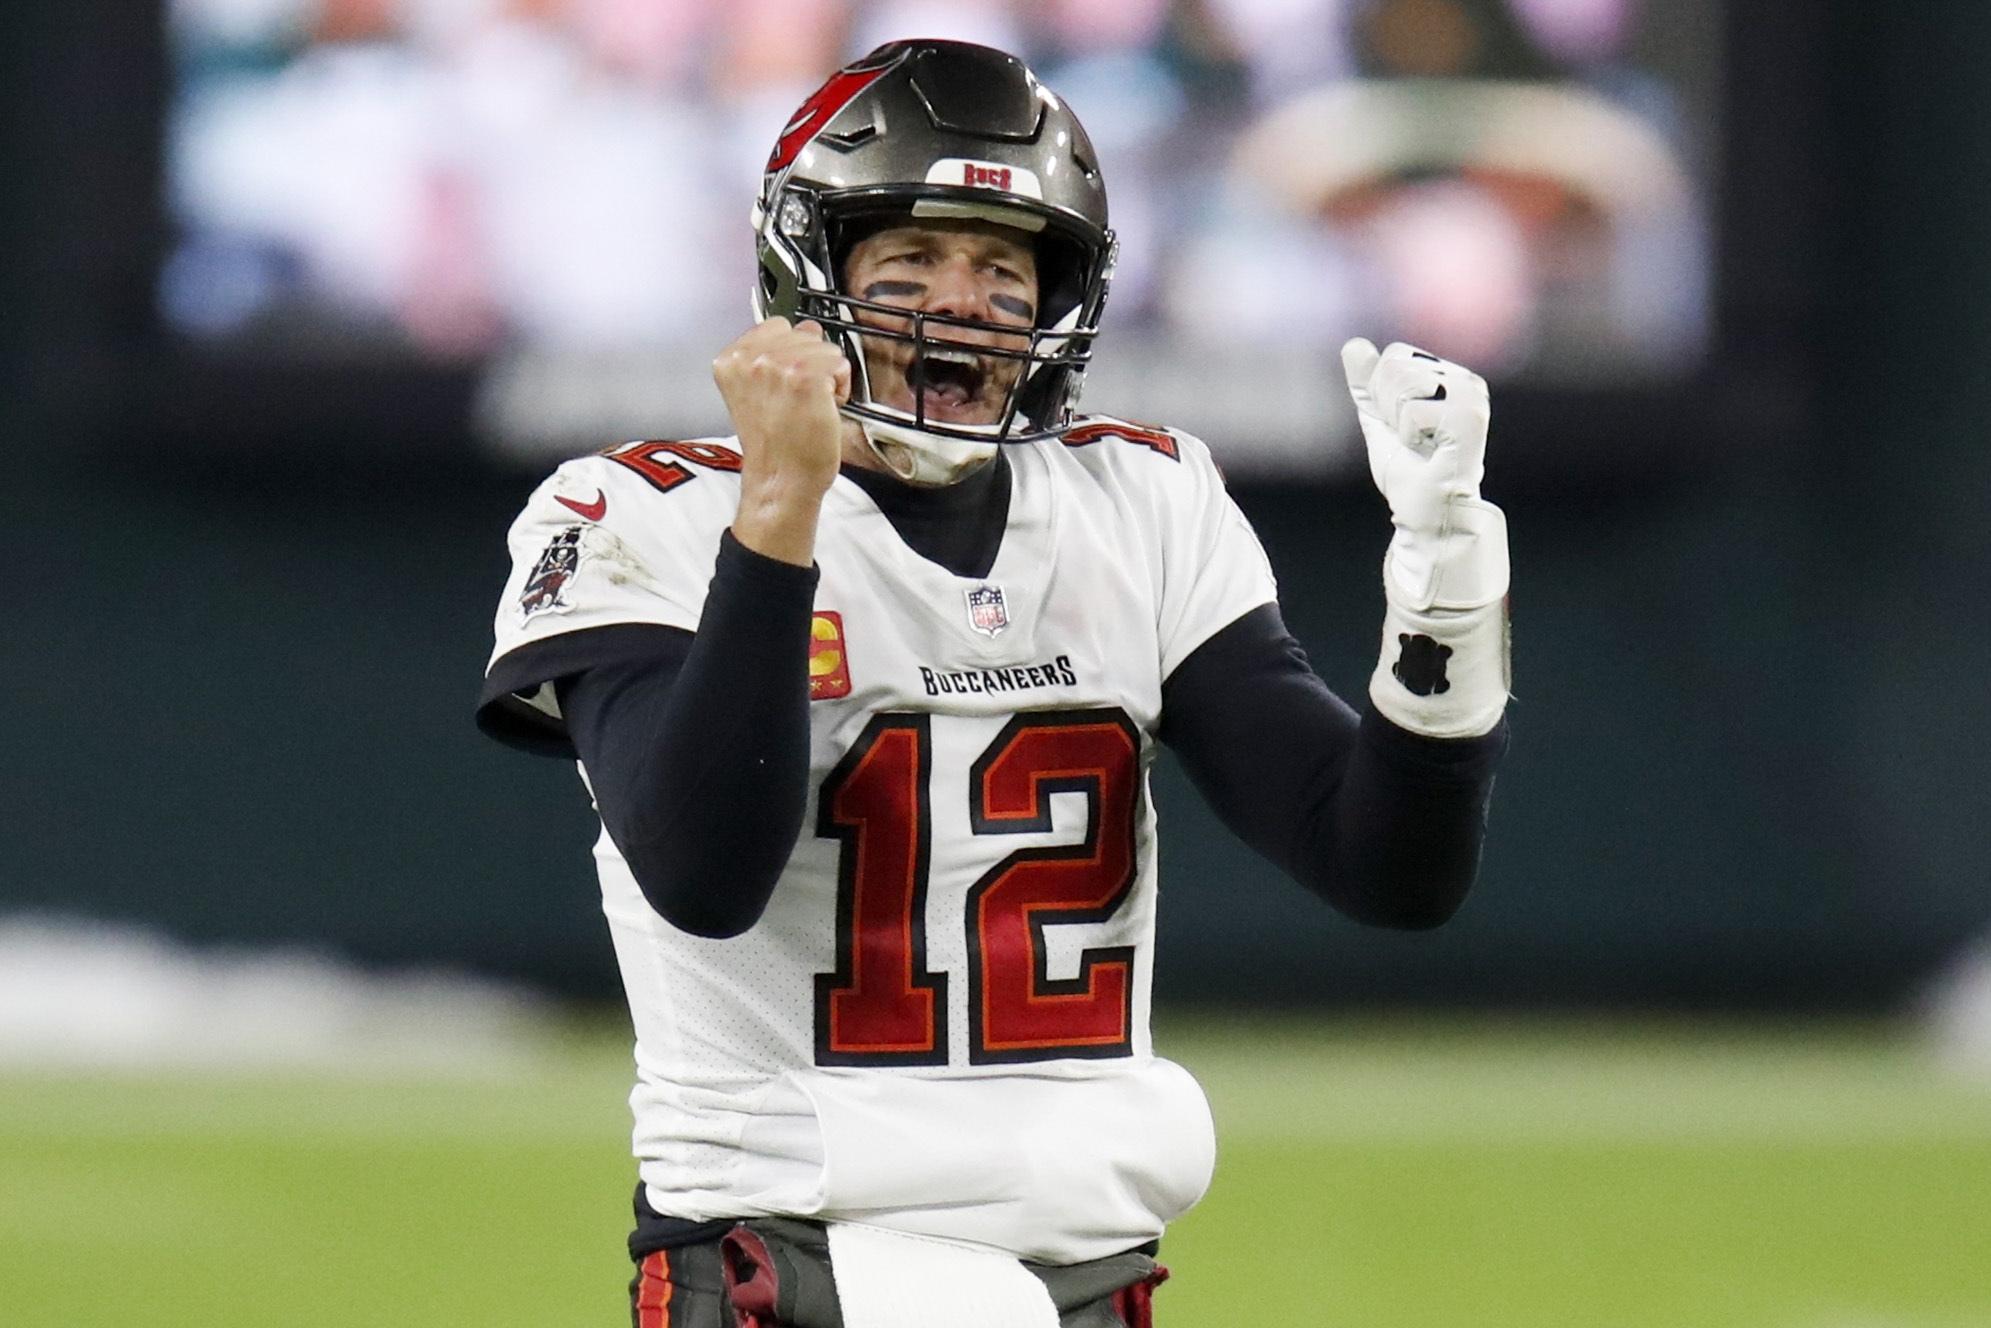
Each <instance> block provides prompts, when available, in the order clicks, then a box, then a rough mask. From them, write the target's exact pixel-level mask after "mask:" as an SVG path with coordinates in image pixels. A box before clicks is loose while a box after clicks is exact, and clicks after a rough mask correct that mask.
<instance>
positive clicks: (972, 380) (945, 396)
mask: <svg viewBox="0 0 1991 1328" xmlns="http://www.w3.org/2000/svg"><path fill="white" fill-rule="evenodd" d="M988 378H989V372H988V366H987V364H986V363H985V362H984V361H983V359H982V357H981V356H979V355H976V354H974V353H972V352H970V351H965V350H942V349H938V348H934V349H930V350H928V351H927V352H926V353H925V354H924V355H921V356H919V357H918V358H917V359H915V360H914V361H913V362H912V365H911V366H910V367H909V368H908V369H907V370H906V385H907V386H909V387H911V388H912V390H913V391H914V392H915V393H923V394H924V397H925V404H926V405H928V406H942V407H947V408H951V409H956V410H958V409H959V408H961V407H962V406H965V405H967V404H968V403H969V402H971V401H973V400H975V399H976V398H977V397H979V396H980V395H981V394H982V385H983V384H984V383H986V382H987V381H988Z"/></svg>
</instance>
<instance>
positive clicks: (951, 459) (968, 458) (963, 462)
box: [860, 420, 996, 488]
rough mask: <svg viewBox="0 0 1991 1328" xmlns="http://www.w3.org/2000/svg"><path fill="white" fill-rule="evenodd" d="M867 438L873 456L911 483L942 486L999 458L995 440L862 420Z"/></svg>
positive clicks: (958, 479) (923, 486)
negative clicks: (973, 440)
mask: <svg viewBox="0 0 1991 1328" xmlns="http://www.w3.org/2000/svg"><path fill="white" fill-rule="evenodd" d="M860 425H861V427H862V428H863V430H864V441H865V443H866V445H867V446H869V447H870V448H871V453H872V455H873V456H875V457H877V458H878V460H879V461H881V462H883V463H884V465H885V469H886V470H888V471H890V472H891V473H892V474H893V475H895V476H897V477H898V478H899V479H901V480H903V481H905V482H906V483H907V484H916V485H919V486H920V487H922V488H940V487H942V486H945V485H949V484H954V483H957V482H958V481H960V480H963V479H966V478H967V477H968V476H969V475H971V474H973V473H974V472H975V471H977V470H980V469H981V468H982V467H983V466H985V465H987V464H988V463H989V462H991V461H993V460H995V454H996V444H995V443H971V442H968V441H967V440H965V439H959V438H937V437H934V436H933V435H931V434H922V433H920V432H919V431H918V430H915V429H902V428H900V427H899V426H897V425H892V424H879V423H877V422H875V421H872V420H863V421H860Z"/></svg>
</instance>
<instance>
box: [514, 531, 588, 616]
mask: <svg viewBox="0 0 1991 1328" xmlns="http://www.w3.org/2000/svg"><path fill="white" fill-rule="evenodd" d="M581 530H582V527H580V526H568V527H567V528H566V529H565V530H563V531H561V532H560V533H559V534H557V535H555V536H554V537H553V538H552V539H551V540H549V541H548V542H547V545H546V548H545V550H544V551H542V552H541V553H540V555H539V561H538V562H536V563H534V564H533V565H532V573H531V575H529V576H527V577H526V579H525V589H524V590H522V591H520V592H519V597H518V606H519V611H520V613H521V614H523V615H524V616H525V617H527V618H530V617H532V616H533V615H534V614H536V613H564V612H566V611H567V610H568V609H570V608H572V607H573V606H572V605H570V604H569V603H567V601H566V599H565V597H564V592H565V591H566V589H567V583H568V582H569V581H572V580H573V579H574V575H575V573H577V572H579V571H580V570H581Z"/></svg>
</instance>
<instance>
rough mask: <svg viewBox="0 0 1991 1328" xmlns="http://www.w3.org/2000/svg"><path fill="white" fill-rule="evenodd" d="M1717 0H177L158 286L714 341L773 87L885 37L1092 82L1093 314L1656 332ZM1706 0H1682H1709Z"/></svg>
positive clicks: (293, 341) (664, 340)
mask: <svg viewBox="0 0 1991 1328" xmlns="http://www.w3.org/2000/svg"><path fill="white" fill-rule="evenodd" d="M1713 3H1715V0H1673V2H1672V3H1669V4H1668V5H1666V6H1648V5H1646V4H1644V3H1642V0H1036V2H1033V3H1024V2H1022V0H728V2H727V3H725V4H716V3H706V0H172V3H171V6H170V12H171V21H172V24H173V36H174V49H175V51H176V53H177V58H178V61H179V79H178V83H177V95H176V101H175V105H174V113H173V120H172V125H171V130H170V138H169V154H168V155H169V170H168V178H169V182H170V188H171V190H172V215H173V217H174V219H175V222H176V225H177V234H176V241H175V246H174V249H173V254H172V257H171V259H170V260H169V262H168V264H167V267H166V269H165V272H164V274H163V279H162V286H161V299H162V304H163V307H164V310H165V313H166V315H167V317H168V319H169V320H170V321H171V322H172V323H173V324H175V325H176V326H178V327H179V328H181V329H183V330H185V331H187V332H189V333H192V334H195V335H199V336H205V337H212V338H217V339H222V340H239V341H245V342H258V341H273V342H277V343H281V344H285V345H288V346H292V347H297V346H303V347H310V346H313V345H317V344H324V345H327V346H330V347H337V348H348V347H351V346H355V345H358V346H366V345H374V344H380V345H386V346H389V347H395V346H398V347H403V348H406V349H411V350H414V351H417V352H419V353H423V354H429V355H434V356H440V357H446V358H475V357H480V356H484V355H487V354H490V353H492V352H494V351H497V350H500V349H504V348H508V347H517V346H521V345H523V346H536V347H548V348H553V349H558V350H573V351H584V352H585V351H592V350H617V349H626V348H628V347H631V346H645V345H662V344H671V345H685V344H700V345H709V344H717V343H718V342H720V341H723V340H724V339H727V338H729V337H731V336H732V335H734V334H735V332H736V331H737V330H738V329H739V328H741V327H743V326H744V324H745V321H746V319H747V316H748V315H747V307H746V306H747V299H746V291H747V287H748V280H749V274H750V272H751V270H752V261H753V260H752V237H751V234H750V232H749V229H748V225H747V214H748V208H749V204H750V201H751V199H752V197H753V195H754V192H755V190H756V188H757V187H758V183H759V172H760V168H761V164H762V162H763V161H764V160H765V158H766V154H767V150H768V147H769V145H770V144H771V143H772V142H773V140H774V138H775V137H776V135H777V134H778V132H779V131H780V129H781V127H782V126H783V124H784V123H785V122H786V120H787V118H788V116H789V114H790V113H791V112H792V111H793V109H794V107H795V106H796V105H797V104H798V103H799V102H801V101H802V100H803V98H805V97H806V96H807V95H808V94H809V92H810V91H811V90H812V89H813V88H814V87H815V86H816V85H817V84H819V83H820V82H821V81H822V80H823V78H824V77H825V75H826V74H827V73H828V71H830V70H831V69H833V68H834V67H836V66H837V65H838V64H840V63H842V62H843V61H845V60H846V59H848V58H850V57H852V56H854V55H856V54H860V53H862V52H864V51H867V50H869V49H871V48H872V47H873V46H876V45H878V44H879V43H881V42H883V41H886V40H890V39H893V38H896V37H902V36H937V37H954V38H960V39H965V40H971V41H978V42H983V43H986V44H988V45H992V46H997V47H1001V48H1004V49H1007V50H1010V51H1014V52H1016V53H1018V54H1020V55H1022V56H1024V57H1025V58H1026V59H1028V60H1029V61H1030V62H1031V63H1032V65H1033V66H1034V67H1035V68H1036V69H1037V70H1038V71H1039V73H1040V74H1042V75H1043V76H1044V78H1045V79H1046V81H1047V82H1049V83H1050V84H1051V85H1052V86H1053V87H1054V88H1056V89H1058V90H1059V92H1061V93H1062V94H1063V95H1064V96H1065V98H1066V99H1067V100H1068V101H1069V102H1070V103H1071V104H1072V106H1073V107H1074V109H1076V110H1077V111H1078V113H1079V115H1080V117H1081V118H1082V119H1083V120H1084V121H1085V123H1086V125H1087V127H1088V128H1089V130H1090V131H1091V133H1092V136H1093V138H1094V141H1095V144H1096V145H1097V147H1098V149H1099V152H1100V155H1101V160H1102V163H1103V165H1104V167H1105V170H1106V174H1107V183H1108V188H1109V191H1110V195H1111V202H1112V210H1113V220H1114V225H1115V227H1116V229H1117V230H1118V231H1119V232H1120V234H1121V237H1122V242H1123V245H1122V254H1123V260H1122V264H1121V268H1120V271H1119V275H1118V279H1117V281H1116V284H1115V287H1114V292H1113V300H1112V304H1111V306H1110V308H1109V313H1108V318H1109V326H1114V327H1128V326H1140V327H1144V328H1147V329H1149V330H1151V331H1154V332H1156V333H1158V334H1159V335H1162V336H1165V337H1167V338H1171V339H1173V340H1175V341H1177V342H1178V343H1188V344H1192V345H1193V344H1194V343H1196V342H1198V341H1202V340H1207V339H1210V338H1223V339H1226V340H1229V341H1237V340H1240V339H1242V340H1243V341H1246V342H1251V341H1271V340H1275V339H1276V340H1279V341H1282V342H1291V341H1294V340H1296V339H1297V340H1301V341H1308V342H1313V341H1318V342H1320V343H1323V344H1325V343H1328V342H1331V341H1338V339H1339V338H1340V337H1341V336H1343V335H1345V334H1346V332H1347V331H1348V330H1349V329H1350V328H1351V327H1357V326H1359V327H1361V328H1363V329H1364V330H1367V331H1369V332H1370V333H1371V334H1372V335H1373V334H1378V333H1380V334H1381V335H1383V336H1388V337H1398V336H1401V337H1405V338H1407V339H1413V340H1417V341H1420V342H1421V343H1423V344H1427V345H1430V346H1432V347H1433V348H1434V349H1437V350H1440V351H1442V352H1444V353H1447V354H1450V355H1453V356H1455V357H1457V358H1462V359H1466V360H1468V361H1469V362H1473V363H1475V364H1479V365H1484V366H1487V367H1488V368H1490V369H1494V370H1503V369H1514V368H1525V367H1526V366H1527V365H1528V363H1529V362H1530V361H1531V360H1532V359H1536V358H1539V357H1541V356H1545V355H1551V354H1555V355H1571V354H1574V355H1578V356H1583V357H1589V358H1590V359H1593V360H1598V361H1600V362H1603V363H1606V364H1611V363H1620V362H1621V363H1624V364H1627V365H1633V366H1638V365H1650V364H1660V365H1664V364H1669V363H1677V362H1680V361H1682V360H1684V359H1685V358H1687V357H1689V356H1691V354H1692V353H1693V351H1694V350H1695V349H1696V348H1697V346H1698V342H1699V338H1700V336H1701V334H1702V330H1703V324H1704V321H1705V307H1706V295H1707V293H1706V289H1705V288H1706V283H1707V280H1708V274H1707V263H1706V258H1705V254H1706V250H1707V237H1706V221H1705V212H1706V200H1705V193H1706V187H1705V182H1704V181H1705V171H1704V168H1703V165H1702V162H1701V160H1700V159H1701V158H1702V156H1703V155H1704V153H1705V148H1706V139H1707V138H1708V136H1709V135H1710V133H1711V129H1710V125H1711V117H1712V115H1713V108H1712V107H1710V106H1708V105H1706V104H1705V98H1701V97H1699V96H1698V94H1694V93H1692V92H1691V88H1692V87H1697V86H1701V85H1702V84H1704V82H1705V79H1704V78H1702V77H1701V76H1702V75H1704V74H1705V72H1706V71H1705V69H1702V70H1695V69H1691V68H1687V67H1686V66H1685V65H1683V64H1682V61H1683V60H1685V61H1686V62H1687V64H1691V63H1692V62H1693V61H1694V60H1703V61H1708V62H1712V60H1713V53H1712V52H1708V51H1705V50H1698V49H1697V48H1695V47H1694V46H1693V44H1692V43H1688V42H1671V43H1669V42H1668V41H1666V40H1664V37H1665V36H1666V34H1665V33H1663V32H1659V31H1658V30H1657V28H1656V25H1658V24H1660V23H1662V22H1675V21H1677V18H1678V15H1679V14H1681V13H1686V12H1700V13H1703V14H1705V12H1706V11H1707V7H1708V6H1710V5H1712V4H1713ZM1696 6H1698V10H1697V9H1696Z"/></svg>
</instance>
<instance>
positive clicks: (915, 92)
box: [753, 41, 1115, 484]
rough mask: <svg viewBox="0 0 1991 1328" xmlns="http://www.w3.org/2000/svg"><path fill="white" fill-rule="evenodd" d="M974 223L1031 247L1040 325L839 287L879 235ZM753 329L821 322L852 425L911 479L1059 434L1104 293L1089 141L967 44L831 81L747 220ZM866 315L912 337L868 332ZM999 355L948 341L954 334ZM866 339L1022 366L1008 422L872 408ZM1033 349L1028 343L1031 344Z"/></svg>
mask: <svg viewBox="0 0 1991 1328" xmlns="http://www.w3.org/2000/svg"><path fill="white" fill-rule="evenodd" d="M923 218H949V219H960V218H972V219H979V220H982V221H988V222H993V223H996V224H999V225H1003V226H1007V227H1012V228H1014V229H1015V230H1017V231H1019V232H1021V233H1023V234H1025V235H1027V236H1028V237H1029V239H1030V240H1031V242H1032V243H1033V247H1034V249H1035V251H1036V256H1037V270H1038V302H1037V313H1036V318H1035V323H1034V326H1032V327H1031V328H1030V329H1028V331H1027V332H1024V331H1022V330H1021V329H1018V328H1016V327H1010V326H1003V325H999V324H995V323H988V322H983V321H980V320H976V319H971V318H962V317H955V316H952V315H948V314H939V313H921V312H913V311H909V310H906V309H903V308H899V307H895V306H891V305H886V304H880V303H874V302H871V301H867V300H864V299H860V298H858V297H857V296H856V295H855V294H854V293H852V292H849V291H845V290H843V289H842V285H843V278H842V264H843V261H844V258H845V256H846V255H847V254H848V253H849V251H850V248H851V246H852V245H853V244H855V243H856V241H857V240H858V239H860V238H862V236H864V235H865V234H868V233H870V232H872V231H875V230H877V229H879V228H881V227H882V226H885V225H889V224H896V223H899V222H903V221H906V220H910V221H912V222H913V223H914V224H917V222H918V221H919V220H920V219H923ZM753 223H754V229H755V232H756V235H757V237H758V246H757V247H758V250H759V257H760V271H759V278H758V280H757V281H756V282H755V284H754V293H753V306H754V316H755V318H756V319H765V318H770V317H776V316H779V317H784V318H790V319H797V320H799V319H805V318H806V319H813V320H815V321H816V322H818V323H820V324H821V325H822V326H823V327H824V328H825V329H826V330H827V331H829V332H830V333H831V334H833V335H836V336H837V337H839V338H840V340H841V341H842V344H843V348H844V353H845V354H846V355H847V356H848V357H849V359H850V363H851V370H852V382H853V390H852V392H851V398H850V400H849V401H848V402H847V403H845V405H844V407H843V411H844V413H845V414H846V415H848V416H850V417H852V418H854V419H855V420H856V421H857V422H858V424H859V425H860V426H861V427H862V428H863V430H864V434H865V437H866V438H867V439H868V440H869V442H870V445H871V447H872V448H873V449H874V450H875V451H876V452H877V453H878V454H879V455H880V456H881V457H882V458H883V459H884V460H885V462H886V464H887V465H889V466H890V467H891V468H892V469H893V471H894V472H896V473H897V474H898V475H899V476H900V477H901V478H904V479H908V480H911V481H913V482H915V483H927V484H933V483H945V482H947V481H948V480H950V479H953V478H956V477H958V476H959V475H960V474H962V473H964V472H965V471H966V470H967V469H969V468H972V467H973V466H975V465H978V464H980V462H981V461H984V460H986V459H987V458H988V457H990V456H993V455H994V451H995V447H996V445H997V444H999V443H1005V442H1028V441H1032V440H1035V439H1039V438H1045V437H1049V436H1052V435H1054V434H1056V433H1057V432H1058V430H1059V429H1060V428H1062V427H1063V425H1064V424H1065V423H1066V421H1067V420H1068V419H1069V417H1070V412H1071V408H1072V406H1073V405H1074V404H1075V403H1076V402H1077V400H1078V396H1079V390H1080V386H1081V384H1082V382H1083V379H1084V376H1085V368H1086V365H1087V363H1088V362H1089V361H1090V360H1091V358H1092V343H1093V340H1094V338H1095V337H1096V336H1097V335H1098V329H1099V316H1100V312H1101V310H1102V309H1104V307H1105V304H1106V292H1107V287H1108V285H1109V284H1110V282H1111V280H1112V275H1113V260H1114V253H1115V241H1114V238H1113V232H1112V231H1111V230H1110V229H1108V227H1107V217H1106V188H1105V184H1104V182H1103V181H1102V179H1101V178H1100V172H1099V165H1098V161H1097V159H1096V157H1095V156H1094V154H1093V150H1092V143H1091V140H1090V139H1088V138H1087V137H1086V132H1085V129H1084V127H1083V126H1081V125H1080V124H1079V122H1078V118H1077V117H1076V116H1074V115H1073V114H1072V112H1071V110H1070V109H1069V108H1068V107H1066V105H1065V104H1064V102H1063V101H1062V100H1061V99H1060V98H1059V97H1058V96H1057V95H1056V94H1055V93H1053V92H1052V91H1051V90H1050V89H1049V88H1046V87H1045V86H1044V85H1043V84H1042V83H1040V82H1038V80H1037V78H1036V76H1035V75H1034V74H1032V73H1031V72H1030V70H1029V68H1028V67H1027V66H1025V65H1024V64H1023V62H1022V61H1020V60H1018V59H1017V58H1016V57H1014V56H1012V55H1008V54H1005V53H1004V52H1001V51H997V50H992V49H990V48H988V47H986V46H974V45H970V44H968V43H965V42H946V41H901V42H892V43H890V44H888V45H885V46H881V47H879V48H878V49H877V50H875V51H873V52H872V53H871V54H870V55H867V56H865V57H864V58H863V59H862V60H859V61H857V62H856V63H855V64H851V65H848V66H846V67H845V68H843V69H841V70H838V71H837V73H836V74H835V75H833V76H832V77H831V78H830V80H829V81H828V82H827V83H825V84H823V86H822V87H821V88H819V89H818V90H817V91H816V93H815V94H814V95H813V96H811V97H810V98H809V100H808V101H806V102H804V103H803V104H802V107H801V109H799V110H798V111H797V112H796V113H795V115H794V116H793V117H792V118H791V119H790V121H789V123H788V127H787V128H786V129H785V130H784V131H783V132H782V135H781V138H780V140H779V141H778V142H777V143H776V144H775V147H774V151H773V153H772V154H770V156H769V157H768V162H767V168H766V173H765V175H764V176H763V177H762V181H761V193H760V197H759V199H758V201H757V202H756V203H755V205H754V212H753ZM860 313H870V314H873V315H883V316H888V317H890V318H892V319H893V320H895V321H894V326H895V327H896V328H898V329H902V330H890V329H884V328H880V327H878V326H877V325H876V323H875V322H873V323H864V324H860V323H859V322H858V318H857V316H858V315H859V314H860ZM952 329H975V330H977V331H978V332H986V333H995V334H1001V335H1003V336H1004V337H1005V339H1006V340H1005V343H1003V344H998V345H995V346H991V345H987V344H974V345H967V344H965V343H954V342H950V339H949V338H950V330H952ZM860 334H861V335H862V336H865V337H873V338H888V339H892V340H897V341H902V342H909V343H911V345H912V356H913V362H914V363H915V364H918V363H921V362H923V361H924V359H925V356H926V353H927V351H928V349H929V348H933V349H936V350H939V349H947V348H949V347H953V348H956V349H966V350H969V351H971V352H973V353H975V354H978V355H985V356H991V357H996V358H1002V359H1008V360H1013V361H1020V362H1021V364H1020V372H1018V373H1017V375H1016V377H1015V380H1014V382H1013V383H1012V384H1011V386H1010V387H1009V390H1008V395H1007V399H1006V402H1005V404H1004V406H1003V409H1002V412H1001V415H1000V417H999V418H998V419H997V420H995V421H994V422H993V423H989V424H962V423H955V422H943V421H940V420H935V419H929V418H928V417H927V409H926V402H925V391H924V389H923V388H921V387H919V386H918V385H917V384H915V387H914V393H913V402H914V405H913V410H912V411H911V412H910V413H909V412H906V411H903V410H899V409H896V408H894V407H891V406H886V405H883V404H880V403H879V402H876V401H873V400H872V399H871V396H872V394H871V390H870V384H869V377H868V374H867V373H866V369H865V361H864V353H863V348H862V345H861V344H860V342H859V336H860ZM1025 342H1027V344H1023V343H1025Z"/></svg>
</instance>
